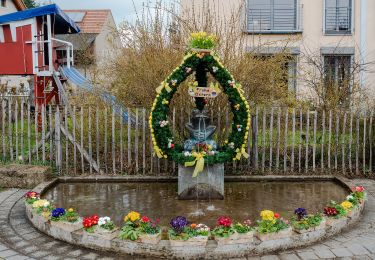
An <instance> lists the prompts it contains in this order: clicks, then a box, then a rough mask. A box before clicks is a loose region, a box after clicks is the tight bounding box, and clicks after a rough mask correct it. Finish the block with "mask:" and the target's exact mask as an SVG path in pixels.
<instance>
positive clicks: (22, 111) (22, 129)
mask: <svg viewBox="0 0 375 260" xmlns="http://www.w3.org/2000/svg"><path fill="white" fill-rule="evenodd" d="M24 106H25V100H24V99H23V98H22V100H21V161H22V162H24V161H25V146H24V141H25V140H24V137H25V126H24V124H25V121H24V116H25V112H24Z"/></svg>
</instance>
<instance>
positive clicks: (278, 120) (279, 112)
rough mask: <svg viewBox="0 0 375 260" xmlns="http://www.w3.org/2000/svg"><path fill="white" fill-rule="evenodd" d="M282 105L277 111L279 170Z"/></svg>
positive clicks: (277, 162)
mask: <svg viewBox="0 0 375 260" xmlns="http://www.w3.org/2000/svg"><path fill="white" fill-rule="evenodd" d="M280 131H281V107H279V110H278V112H277V133H276V170H277V171H278V170H279V162H280V136H281V133H280Z"/></svg>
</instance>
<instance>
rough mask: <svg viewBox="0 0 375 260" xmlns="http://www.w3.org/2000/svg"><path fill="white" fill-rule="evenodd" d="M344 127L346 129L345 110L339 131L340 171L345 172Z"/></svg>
mask: <svg viewBox="0 0 375 260" xmlns="http://www.w3.org/2000/svg"><path fill="white" fill-rule="evenodd" d="M345 129H346V112H345V113H344V119H343V122H342V133H341V168H342V172H343V173H344V174H345V172H346V169H345V168H346V167H345V163H346V162H345Z"/></svg>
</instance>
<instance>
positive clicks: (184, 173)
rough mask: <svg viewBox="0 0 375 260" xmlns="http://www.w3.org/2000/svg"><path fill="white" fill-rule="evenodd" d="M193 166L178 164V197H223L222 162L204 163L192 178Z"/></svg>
mask: <svg viewBox="0 0 375 260" xmlns="http://www.w3.org/2000/svg"><path fill="white" fill-rule="evenodd" d="M193 172H194V166H193V167H184V166H182V165H179V166H178V197H179V199H183V200H190V199H201V200H208V199H224V164H215V165H209V166H207V165H205V166H204V170H203V172H201V173H199V175H198V176H197V177H195V178H193Z"/></svg>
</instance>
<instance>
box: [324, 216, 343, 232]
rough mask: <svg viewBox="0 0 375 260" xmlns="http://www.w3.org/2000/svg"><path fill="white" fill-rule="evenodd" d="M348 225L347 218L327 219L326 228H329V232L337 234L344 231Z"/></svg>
mask: <svg viewBox="0 0 375 260" xmlns="http://www.w3.org/2000/svg"><path fill="white" fill-rule="evenodd" d="M347 224H348V218H347V217H341V218H332V217H329V218H327V221H326V226H327V227H328V228H329V231H331V232H333V233H336V232H338V231H340V230H341V229H343V228H344V227H345V226H346V225H347Z"/></svg>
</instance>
